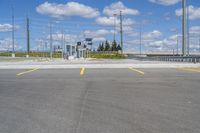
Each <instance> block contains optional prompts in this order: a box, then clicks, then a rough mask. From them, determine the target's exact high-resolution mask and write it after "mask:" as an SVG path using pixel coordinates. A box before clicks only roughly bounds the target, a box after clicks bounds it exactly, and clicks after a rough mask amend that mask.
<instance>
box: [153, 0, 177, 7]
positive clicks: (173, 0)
mask: <svg viewBox="0 0 200 133" xmlns="http://www.w3.org/2000/svg"><path fill="white" fill-rule="evenodd" d="M149 1H150V2H152V3H156V4H159V5H164V6H170V5H175V4H177V3H178V2H180V1H181V0H149Z"/></svg>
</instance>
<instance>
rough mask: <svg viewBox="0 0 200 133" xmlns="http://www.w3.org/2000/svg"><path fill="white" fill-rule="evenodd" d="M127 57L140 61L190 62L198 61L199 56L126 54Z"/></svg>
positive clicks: (199, 61)
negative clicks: (142, 55) (141, 55)
mask: <svg viewBox="0 0 200 133" xmlns="http://www.w3.org/2000/svg"><path fill="white" fill-rule="evenodd" d="M128 58H132V59H136V60H141V61H167V62H191V63H200V56H185V57H183V56H151V57H149V56H146V57H140V56H134V55H128Z"/></svg>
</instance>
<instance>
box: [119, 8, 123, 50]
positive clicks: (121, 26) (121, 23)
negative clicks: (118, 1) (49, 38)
mask: <svg viewBox="0 0 200 133" xmlns="http://www.w3.org/2000/svg"><path fill="white" fill-rule="evenodd" d="M120 34H121V49H122V53H123V22H122V11H120Z"/></svg>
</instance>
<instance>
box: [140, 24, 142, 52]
mask: <svg viewBox="0 0 200 133" xmlns="http://www.w3.org/2000/svg"><path fill="white" fill-rule="evenodd" d="M141 54H142V23H140V55H141Z"/></svg>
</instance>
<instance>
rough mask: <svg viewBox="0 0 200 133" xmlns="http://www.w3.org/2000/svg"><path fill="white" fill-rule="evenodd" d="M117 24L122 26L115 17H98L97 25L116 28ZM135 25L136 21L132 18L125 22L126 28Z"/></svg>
mask: <svg viewBox="0 0 200 133" xmlns="http://www.w3.org/2000/svg"><path fill="white" fill-rule="evenodd" d="M115 22H116V25H119V24H120V20H119V19H118V18H115V17H98V18H97V19H96V23H97V24H100V25H106V26H114V24H115ZM133 24H135V21H134V20H132V19H130V18H127V19H124V20H123V25H124V26H128V25H133Z"/></svg>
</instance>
